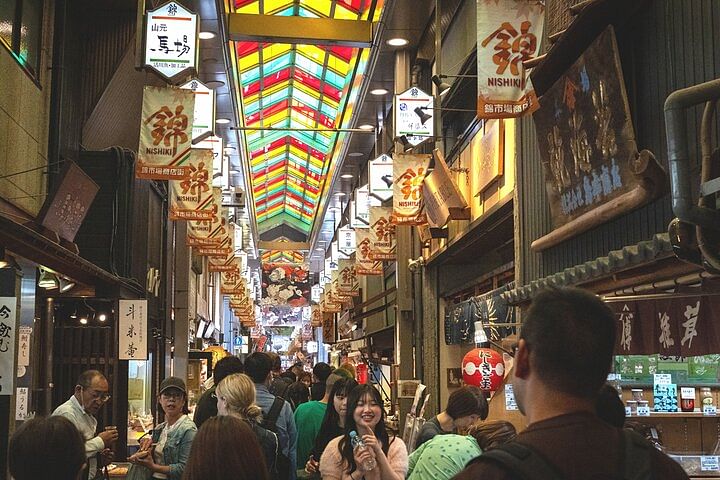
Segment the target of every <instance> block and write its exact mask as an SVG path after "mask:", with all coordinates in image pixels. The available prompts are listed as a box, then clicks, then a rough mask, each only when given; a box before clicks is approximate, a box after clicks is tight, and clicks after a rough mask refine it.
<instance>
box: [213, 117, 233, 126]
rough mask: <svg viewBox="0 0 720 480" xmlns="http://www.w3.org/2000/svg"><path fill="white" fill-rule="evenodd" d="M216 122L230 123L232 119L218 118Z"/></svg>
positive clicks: (219, 123)
mask: <svg viewBox="0 0 720 480" xmlns="http://www.w3.org/2000/svg"><path fill="white" fill-rule="evenodd" d="M215 123H217V124H218V125H227V124H228V123H230V119H229V118H218V119H216V120H215Z"/></svg>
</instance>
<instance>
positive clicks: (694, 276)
mask: <svg viewBox="0 0 720 480" xmlns="http://www.w3.org/2000/svg"><path fill="white" fill-rule="evenodd" d="M715 277H716V275H713V274H711V273H708V272H705V271H703V272H697V273H691V274H689V275H684V276H682V277H678V278H672V279H670V280H663V281H660V282H651V283H645V284H643V285H636V286H634V287H628V288H623V289H620V290H616V291H614V292H613V293H609V294H607V295H602V298H603V300H607V299H613V298H625V299H629V297H628V295H630V296H634V295H636V294H641V293H643V292H652V291H655V290H667V289H670V288H675V287H679V286H685V285H693V284H696V283H699V282H701V281H702V280H703V279H705V278H715ZM663 295H665V294H663ZM648 296H649V295H648V294H645V295H642V297H643V298H646V297H648Z"/></svg>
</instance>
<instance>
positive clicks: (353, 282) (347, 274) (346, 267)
mask: <svg viewBox="0 0 720 480" xmlns="http://www.w3.org/2000/svg"><path fill="white" fill-rule="evenodd" d="M337 291H338V293H339V294H340V295H349V296H351V297H357V296H360V282H359V281H358V277H357V273H356V272H355V262H353V261H352V260H340V262H339V268H338V289H337Z"/></svg>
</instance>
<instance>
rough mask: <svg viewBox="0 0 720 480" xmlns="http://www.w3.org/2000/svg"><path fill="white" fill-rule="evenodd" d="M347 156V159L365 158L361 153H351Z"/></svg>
mask: <svg viewBox="0 0 720 480" xmlns="http://www.w3.org/2000/svg"><path fill="white" fill-rule="evenodd" d="M347 156H348V157H363V156H365V154H364V153H362V152H352V153H348V155H347Z"/></svg>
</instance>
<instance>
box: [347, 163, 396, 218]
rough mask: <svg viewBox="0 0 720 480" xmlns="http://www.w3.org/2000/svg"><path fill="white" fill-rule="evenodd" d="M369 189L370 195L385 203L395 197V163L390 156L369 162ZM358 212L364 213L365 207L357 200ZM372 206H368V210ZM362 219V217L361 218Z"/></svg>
mask: <svg viewBox="0 0 720 480" xmlns="http://www.w3.org/2000/svg"><path fill="white" fill-rule="evenodd" d="M368 179H369V180H368V182H369V183H368V188H369V192H370V195H372V196H374V197H375V198H377V199H379V200H380V201H383V202H384V201H385V200H388V199H390V198H392V196H393V161H392V158H390V156H389V155H385V154H382V155H380V156H379V157H377V158H376V159H375V160H370V161H369V162H368ZM357 200H358V205H357V206H356V208H358V212H359V213H360V214H362V213H363V212H364V205H362V204H361V200H362V199H360V198H359V199H357ZM369 207H370V205H369V204H368V208H369ZM361 218H362V217H361Z"/></svg>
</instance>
